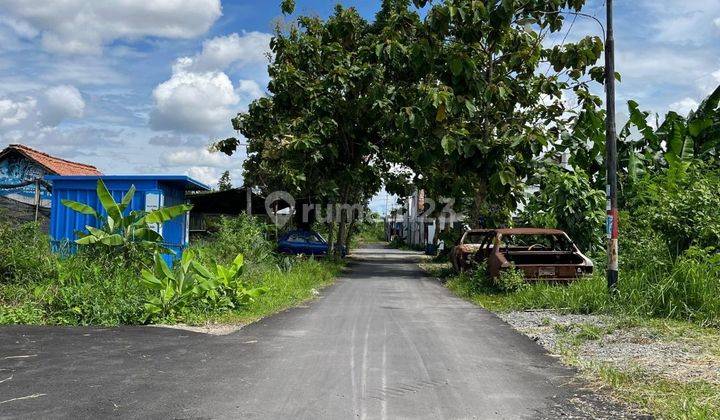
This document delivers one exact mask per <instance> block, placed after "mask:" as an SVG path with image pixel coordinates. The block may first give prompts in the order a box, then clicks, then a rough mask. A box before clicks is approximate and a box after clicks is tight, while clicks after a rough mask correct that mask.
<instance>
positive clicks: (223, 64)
mask: <svg viewBox="0 0 720 420" xmlns="http://www.w3.org/2000/svg"><path fill="white" fill-rule="evenodd" d="M270 38H271V35H270V34H266V33H262V32H247V33H244V34H243V35H242V36H240V35H238V34H237V33H233V34H230V35H227V36H219V37H216V38H212V39H208V40H206V41H205V42H203V46H202V51H201V52H200V53H199V54H197V55H196V56H195V57H192V58H189V57H183V58H181V59H179V60H178V61H177V63H176V69H177V70H180V69H182V70H185V71H194V72H204V71H213V70H223V69H226V68H228V67H230V66H231V65H237V66H240V67H242V66H247V65H254V64H262V63H267V62H268V59H267V54H268V53H269V52H270Z"/></svg>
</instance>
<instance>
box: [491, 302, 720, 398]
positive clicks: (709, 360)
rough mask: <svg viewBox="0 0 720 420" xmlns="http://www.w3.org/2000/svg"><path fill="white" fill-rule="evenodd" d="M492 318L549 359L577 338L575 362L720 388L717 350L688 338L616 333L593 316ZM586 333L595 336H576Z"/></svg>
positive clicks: (609, 322)
mask: <svg viewBox="0 0 720 420" xmlns="http://www.w3.org/2000/svg"><path fill="white" fill-rule="evenodd" d="M498 316H499V317H500V318H502V319H503V320H505V321H506V322H507V323H509V324H510V325H511V326H512V327H513V328H515V329H516V330H518V331H520V332H522V333H523V334H525V335H527V336H528V337H530V338H532V339H533V340H535V341H537V342H538V343H539V344H540V345H542V346H543V347H545V348H546V349H547V350H548V351H549V352H550V353H553V354H557V353H558V352H560V351H561V350H562V347H563V346H567V343H568V339H572V338H573V337H577V336H578V334H580V335H581V338H580V339H577V340H575V341H574V342H573V345H574V346H575V347H574V350H573V352H574V353H575V354H576V356H577V358H578V359H579V361H580V362H587V363H597V362H600V363H603V364H607V365H610V366H612V367H614V368H616V369H619V370H623V371H628V370H634V369H639V370H640V371H642V372H646V373H647V374H649V375H652V376H659V377H662V378H665V379H668V380H671V381H675V382H680V383H688V382H693V381H706V382H709V383H713V384H720V354H719V353H718V350H719V349H720V348H715V349H712V348H709V347H708V346H707V345H704V343H703V342H702V341H700V340H697V339H694V338H693V337H684V336H680V337H667V336H665V335H663V334H661V333H659V332H658V331H654V330H652V329H651V328H647V327H623V328H616V326H615V325H616V322H614V321H613V319H612V318H611V317H607V316H598V315H576V314H567V315H566V314H559V313H557V312H554V311H526V312H509V313H501V314H498ZM588 330H589V331H591V332H593V333H596V332H598V331H599V334H598V336H597V337H596V336H591V338H587V336H585V337H582V334H583V332H587V331H588Z"/></svg>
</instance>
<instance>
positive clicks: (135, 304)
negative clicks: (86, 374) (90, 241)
mask: <svg viewBox="0 0 720 420" xmlns="http://www.w3.org/2000/svg"><path fill="white" fill-rule="evenodd" d="M135 273H136V271H135V269H134V268H132V267H127V266H126V265H125V264H123V262H121V261H120V260H119V259H116V258H103V259H98V258H94V257H93V258H91V257H89V256H86V255H74V256H71V257H69V258H67V259H65V260H63V261H62V262H61V265H60V275H59V277H58V279H57V280H55V281H46V282H43V283H42V284H40V285H38V286H36V287H35V289H34V292H33V293H34V296H35V298H36V299H38V301H39V302H40V306H41V307H42V308H43V310H44V312H45V314H46V318H47V319H48V322H49V323H51V324H60V325H127V324H130V325H132V324H141V323H143V321H144V311H143V307H142V303H143V300H144V297H145V290H144V289H143V288H142V286H141V285H140V284H139V283H138V281H137V280H136V274H135Z"/></svg>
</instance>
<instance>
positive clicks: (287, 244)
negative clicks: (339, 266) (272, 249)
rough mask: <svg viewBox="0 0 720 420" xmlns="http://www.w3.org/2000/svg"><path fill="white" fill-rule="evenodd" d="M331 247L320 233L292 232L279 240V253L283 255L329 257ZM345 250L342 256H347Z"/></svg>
mask: <svg viewBox="0 0 720 420" xmlns="http://www.w3.org/2000/svg"><path fill="white" fill-rule="evenodd" d="M329 248H330V247H329V245H328V243H327V241H326V240H325V238H323V237H322V236H320V234H319V233H317V232H313V231H308V230H292V231H290V232H287V233H285V234H283V235H282V236H280V238H279V239H278V248H277V250H278V252H281V253H283V254H306V255H327V253H328V249H329ZM345 251H346V250H345V248H344V247H343V249H342V252H341V254H342V256H343V257H344V256H345Z"/></svg>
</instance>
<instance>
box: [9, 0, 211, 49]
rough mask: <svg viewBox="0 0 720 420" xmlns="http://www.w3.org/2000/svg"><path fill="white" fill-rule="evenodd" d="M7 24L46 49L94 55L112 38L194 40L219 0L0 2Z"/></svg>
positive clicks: (203, 30)
mask: <svg viewBox="0 0 720 420" xmlns="http://www.w3.org/2000/svg"><path fill="white" fill-rule="evenodd" d="M0 7H1V8H2V9H3V11H4V12H5V14H7V15H9V19H11V20H10V21H9V22H10V23H8V22H6V24H8V25H9V26H11V27H13V29H15V31H16V32H18V33H19V34H24V36H30V35H33V33H36V34H39V35H40V36H41V41H42V45H43V47H44V48H45V49H47V50H49V51H53V52H59V53H81V54H87V53H91V54H97V53H99V52H101V51H102V48H103V46H104V45H106V44H108V43H111V42H112V41H114V40H117V39H138V38H142V37H146V36H156V37H164V38H193V37H196V36H199V35H201V34H203V33H205V32H206V31H207V30H208V29H209V28H210V26H211V25H212V24H213V23H214V22H215V20H217V19H218V18H219V17H220V15H221V14H222V10H221V5H220V0H103V1H97V0H65V1H48V2H41V3H40V2H34V1H27V0H0Z"/></svg>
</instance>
